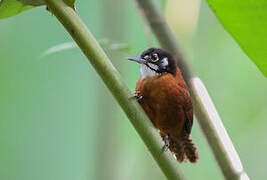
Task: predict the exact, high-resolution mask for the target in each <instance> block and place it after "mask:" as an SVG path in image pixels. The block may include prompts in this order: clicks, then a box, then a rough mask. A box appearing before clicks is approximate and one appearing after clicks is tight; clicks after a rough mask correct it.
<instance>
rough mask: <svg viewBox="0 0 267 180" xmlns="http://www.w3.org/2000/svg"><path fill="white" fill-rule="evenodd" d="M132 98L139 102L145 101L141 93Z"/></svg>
mask: <svg viewBox="0 0 267 180" xmlns="http://www.w3.org/2000/svg"><path fill="white" fill-rule="evenodd" d="M131 98H134V99H136V100H137V101H138V102H141V100H142V99H143V96H142V95H141V93H140V91H135V92H134V94H133V96H131Z"/></svg>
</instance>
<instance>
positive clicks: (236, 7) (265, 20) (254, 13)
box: [207, 0, 267, 77]
mask: <svg viewBox="0 0 267 180" xmlns="http://www.w3.org/2000/svg"><path fill="white" fill-rule="evenodd" d="M207 2H208V4H209V6H210V7H211V8H212V10H213V11H214V13H215V14H216V16H217V18H218V19H219V20H220V22H221V23H222V25H223V26H224V28H225V29H226V30H227V31H228V32H229V33H230V34H231V35H232V36H233V38H234V39H235V40H236V41H237V42H238V44H239V45H240V47H241V48H242V49H243V50H244V52H245V53H246V54H247V55H248V56H249V57H250V59H251V60H252V61H253V62H254V63H255V64H256V65H257V66H258V68H259V69H260V70H261V71H262V72H263V74H264V75H265V76H266V77H267V0H207ZM233 60H234V57H233Z"/></svg>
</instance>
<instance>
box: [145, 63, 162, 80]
mask: <svg viewBox="0 0 267 180" xmlns="http://www.w3.org/2000/svg"><path fill="white" fill-rule="evenodd" d="M150 65H151V67H152V66H153V64H150ZM152 68H154V69H157V67H156V66H155V67H152ZM140 72H141V77H142V78H143V79H144V78H146V77H152V76H157V75H159V73H156V71H154V70H152V69H150V68H149V67H147V66H146V65H145V64H140Z"/></svg>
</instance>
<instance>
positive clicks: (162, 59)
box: [128, 48, 176, 78]
mask: <svg viewBox="0 0 267 180" xmlns="http://www.w3.org/2000/svg"><path fill="white" fill-rule="evenodd" d="M128 59H129V60H132V61H136V62H138V63H140V72H141V76H142V77H143V78H145V77H147V76H154V75H158V74H162V73H171V74H172V75H174V76H175V73H176V63H175V60H174V58H173V56H172V55H171V54H170V53H168V52H167V51H165V50H163V49H160V48H149V49H147V50H145V51H143V52H142V54H141V56H140V57H130V58H128Z"/></svg>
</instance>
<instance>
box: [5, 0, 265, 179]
mask: <svg viewBox="0 0 267 180" xmlns="http://www.w3.org/2000/svg"><path fill="white" fill-rule="evenodd" d="M76 5H77V12H78V13H79V14H80V16H81V18H82V19H83V20H84V21H85V23H86V24H87V25H88V27H89V28H90V30H91V31H92V32H93V34H94V35H95V37H96V38H97V39H98V40H101V41H103V40H105V41H109V43H105V44H104V45H103V47H104V48H105V51H106V53H107V54H108V55H109V56H110V58H111V60H112V62H113V63H114V65H115V66H116V68H117V69H118V70H119V71H120V73H121V74H122V77H123V79H124V80H125V82H126V83H127V84H128V85H129V87H130V88H131V89H132V90H134V87H135V83H136V81H137V79H138V76H139V68H138V66H137V64H135V63H131V62H128V61H126V60H125V59H126V58H125V57H127V56H130V55H131V56H133V55H138V54H139V53H140V52H141V51H142V50H144V49H146V48H148V47H151V46H158V45H157V44H156V41H155V39H154V38H153V36H152V34H151V33H150V32H149V28H148V27H146V25H145V23H144V21H143V20H142V18H140V16H139V15H138V12H137V10H136V5H135V3H134V1H132V0H113V1H108V0H90V1H79V0H77V3H76ZM165 14H166V16H167V18H168V22H169V24H170V25H171V27H172V29H173V31H174V32H175V33H176V35H177V37H179V39H178V40H179V41H180V45H181V46H182V47H183V50H184V52H185V53H186V54H187V57H188V60H189V61H190V63H191V65H192V66H193V68H194V70H195V71H196V73H197V74H198V75H199V76H200V78H201V79H202V80H203V81H204V83H205V84H206V86H207V89H208V91H209V93H210V95H211V97H212V99H213V101H214V103H215V105H216V107H217V108H218V112H219V114H220V115H221V117H222V120H223V123H224V125H225V127H226V128H227V130H228V133H229V135H230V137H231V139H232V141H233V143H234V145H235V147H236V149H237V151H238V153H239V155H240V158H241V160H242V162H243V165H244V168H245V170H246V171H247V173H248V175H249V176H250V177H251V179H264V177H267V171H266V168H267V163H266V159H267V157H266V151H267V141H266V137H267V131H266V126H267V111H266V100H267V98H266V92H267V83H266V82H267V81H266V78H265V77H264V76H263V75H262V74H261V73H260V71H259V70H258V69H257V67H256V66H255V65H254V64H253V63H252V62H251V61H250V60H249V58H248V57H247V56H246V55H245V54H244V53H243V52H242V50H241V49H240V47H239V46H238V45H237V43H236V42H235V41H234V40H233V39H232V38H231V36H230V35H229V34H228V33H227V32H225V30H224V29H223V27H222V26H221V25H220V23H219V22H218V20H217V19H216V17H215V16H214V15H213V13H212V12H211V10H210V9H209V7H208V6H207V4H206V3H205V1H200V0H169V1H167V4H166V7H165ZM65 42H72V39H71V38H70V36H69V35H68V33H67V32H66V31H65V30H64V28H63V27H62V26H61V25H60V23H59V22H58V21H57V19H56V18H55V17H54V16H53V15H51V14H50V13H49V12H47V11H46V10H45V7H39V8H35V9H33V10H30V11H26V12H23V13H22V14H19V15H17V16H14V17H11V18H8V19H3V20H0V47H1V48H0V83H1V86H0V179H1V180H37V179H38V180H74V179H75V180H88V179H97V180H106V179H109V180H113V179H114V180H119V179H123V180H124V179H129V180H136V179H153V180H157V179H158V180H160V179H165V177H164V175H163V174H162V173H161V171H160V169H159V168H158V167H157V165H156V163H155V162H154V160H153V158H152V156H151V155H150V154H149V152H148V151H147V149H146V147H145V146H144V144H143V142H142V141H141V139H140V138H139V136H138V134H137V133H136V132H135V130H134V128H133V127H132V125H131V124H130V122H129V121H128V119H127V118H126V116H125V115H124V113H123V112H122V110H121V109H120V107H119V106H118V104H117V103H116V102H115V100H114V98H113V97H112V96H111V94H110V93H109V91H108V90H107V88H106V87H105V86H104V84H103V83H102V82H101V79H100V78H99V76H98V75H97V74H96V72H95V71H94V69H93V68H92V66H91V65H90V64H89V63H88V61H87V60H86V58H85V57H84V55H83V54H82V53H81V51H80V50H79V49H78V48H74V49H71V50H65V51H60V52H58V53H53V54H49V55H46V56H42V54H43V53H44V52H46V51H47V50H48V49H49V48H51V47H53V46H56V45H58V44H61V43H65ZM121 43H123V44H126V47H125V48H114V47H117V45H118V44H121ZM192 138H193V139H194V141H195V143H196V146H197V147H198V150H199V154H200V160H199V162H198V163H197V164H189V163H183V164H180V167H181V169H182V170H183V172H184V174H185V176H186V177H188V179H223V176H222V175H221V172H220V170H219V168H218V166H217V164H216V162H215V159H214V157H213V155H212V153H211V150H210V148H209V146H208V144H207V142H206V140H205V138H204V136H203V134H202V132H201V130H200V128H199V125H198V123H197V121H195V124H194V127H193V134H192Z"/></svg>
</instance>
